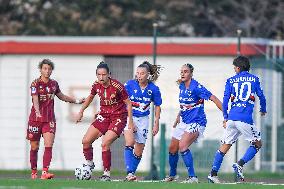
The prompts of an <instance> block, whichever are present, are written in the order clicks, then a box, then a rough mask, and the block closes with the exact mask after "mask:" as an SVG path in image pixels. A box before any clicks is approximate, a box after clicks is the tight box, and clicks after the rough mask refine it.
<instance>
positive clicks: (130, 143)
mask: <svg viewBox="0 0 284 189" xmlns="http://www.w3.org/2000/svg"><path fill="white" fill-rule="evenodd" d="M123 133H124V138H125V148H124V163H125V168H126V172H127V175H128V174H130V173H133V172H134V171H133V166H132V163H133V159H134V154H133V149H134V144H135V140H134V133H133V131H132V130H129V129H128V127H127V126H126V127H125V129H124V131H123Z"/></svg>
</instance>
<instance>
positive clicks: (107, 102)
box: [91, 79, 128, 114]
mask: <svg viewBox="0 0 284 189" xmlns="http://www.w3.org/2000/svg"><path fill="white" fill-rule="evenodd" d="M91 94H92V95H96V94H98V95H99V97H100V106H101V108H100V114H104V113H107V114H121V113H126V112H127V110H126V105H125V103H124V102H123V101H124V100H126V99H127V98H128V94H127V92H126V90H125V88H124V86H123V85H122V84H121V83H120V82H119V81H117V80H115V79H110V85H109V86H108V87H107V88H105V87H104V86H103V85H102V84H100V83H99V82H95V83H94V84H93V86H92V90H91Z"/></svg>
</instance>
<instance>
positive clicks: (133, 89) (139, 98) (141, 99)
mask: <svg viewBox="0 0 284 189" xmlns="http://www.w3.org/2000/svg"><path fill="white" fill-rule="evenodd" d="M125 88H126V91H127V93H128V96H129V99H130V101H131V102H132V107H133V116H135V117H142V116H147V115H149V114H150V104H151V102H153V103H154V105H155V106H160V105H161V104H162V97H161V92H160V89H159V87H158V86H156V85H155V84H154V83H153V82H149V83H148V85H147V87H146V88H145V89H144V90H142V89H141V88H140V86H139V83H138V81H137V80H129V81H127V82H126V83H125Z"/></svg>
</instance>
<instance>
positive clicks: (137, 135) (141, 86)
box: [124, 61, 162, 181]
mask: <svg viewBox="0 0 284 189" xmlns="http://www.w3.org/2000/svg"><path fill="white" fill-rule="evenodd" d="M160 69H161V67H160V66H157V65H152V64H150V63H149V62H147V61H144V62H143V63H142V64H140V65H139V66H138V67H137V69H136V78H135V79H133V80H129V81H128V82H127V83H126V84H125V88H126V90H127V92H128V95H129V98H130V100H131V102H132V108H133V121H134V127H131V125H129V126H128V127H125V129H124V137H125V150H124V159H125V166H126V170H127V176H126V178H125V180H126V181H134V180H136V176H135V172H136V169H137V167H138V164H139V162H140V160H141V158H142V153H143V150H144V147H145V143H146V139H147V134H148V127H149V114H150V104H151V102H153V103H154V105H155V110H154V115H155V121H154V126H153V129H152V131H153V132H152V134H153V136H155V135H156V134H157V133H158V131H159V119H160V112H161V108H160V106H161V104H162V98H161V93H160V89H159V87H158V86H156V85H155V84H154V83H153V81H156V80H157V79H158V77H159V74H160ZM133 151H134V152H133Z"/></svg>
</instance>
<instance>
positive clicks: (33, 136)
mask: <svg viewBox="0 0 284 189" xmlns="http://www.w3.org/2000/svg"><path fill="white" fill-rule="evenodd" d="M47 132H50V133H53V134H55V132H56V122H38V121H29V123H28V128H27V137H26V138H27V139H28V140H31V141H39V140H40V137H41V135H42V134H43V133H47Z"/></svg>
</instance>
